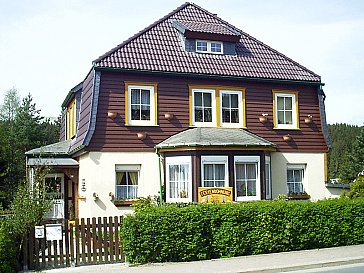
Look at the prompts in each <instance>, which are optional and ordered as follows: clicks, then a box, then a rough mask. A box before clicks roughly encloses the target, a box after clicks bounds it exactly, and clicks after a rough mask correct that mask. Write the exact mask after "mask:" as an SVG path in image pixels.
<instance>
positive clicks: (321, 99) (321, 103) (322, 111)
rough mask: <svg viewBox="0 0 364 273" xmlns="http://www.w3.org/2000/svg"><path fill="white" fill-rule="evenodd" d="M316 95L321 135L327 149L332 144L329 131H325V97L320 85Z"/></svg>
mask: <svg viewBox="0 0 364 273" xmlns="http://www.w3.org/2000/svg"><path fill="white" fill-rule="evenodd" d="M317 94H318V99H319V106H320V115H321V127H322V133H323V135H324V138H325V142H326V145H327V147H328V148H329V149H331V148H332V144H331V141H330V137H329V131H328V129H327V122H326V111H325V99H326V95H325V93H324V91H323V90H322V85H320V86H319V87H318V88H317Z"/></svg>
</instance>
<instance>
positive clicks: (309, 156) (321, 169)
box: [271, 152, 333, 201]
mask: <svg viewBox="0 0 364 273" xmlns="http://www.w3.org/2000/svg"><path fill="white" fill-rule="evenodd" d="M271 157H272V158H271V164H272V193H273V198H276V197H277V196H278V195H279V194H284V195H287V164H300V165H305V169H304V179H303V186H304V189H305V190H306V192H307V194H309V195H310V196H311V200H312V201H315V200H319V199H324V198H330V197H333V196H332V194H331V193H330V191H329V190H328V189H327V188H326V186H325V168H326V166H325V154H324V153H279V152H274V153H272V155H271Z"/></svg>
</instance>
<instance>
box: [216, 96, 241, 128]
mask: <svg viewBox="0 0 364 273" xmlns="http://www.w3.org/2000/svg"><path fill="white" fill-rule="evenodd" d="M242 96H243V95H242V92H241V91H232V90H220V104H221V105H220V108H221V111H220V114H221V119H220V120H221V126H226V127H243V117H242V116H243V110H242V108H243V105H242V104H243V103H242V101H243V100H242Z"/></svg>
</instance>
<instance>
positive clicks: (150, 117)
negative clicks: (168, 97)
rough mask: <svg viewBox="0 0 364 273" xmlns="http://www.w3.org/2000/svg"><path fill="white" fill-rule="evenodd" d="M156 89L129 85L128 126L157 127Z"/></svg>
mask: <svg viewBox="0 0 364 273" xmlns="http://www.w3.org/2000/svg"><path fill="white" fill-rule="evenodd" d="M155 92H156V90H155V87H154V86H144V85H143V86H138V85H128V109H129V110H128V124H129V125H156V118H155V116H156V115H155V114H156V109H155Z"/></svg>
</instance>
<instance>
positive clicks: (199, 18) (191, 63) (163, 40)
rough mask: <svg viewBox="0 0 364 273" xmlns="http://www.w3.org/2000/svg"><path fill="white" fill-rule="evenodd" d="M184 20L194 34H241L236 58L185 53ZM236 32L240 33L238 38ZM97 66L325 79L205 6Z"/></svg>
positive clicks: (179, 13) (172, 18)
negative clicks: (181, 26) (182, 31)
mask: <svg viewBox="0 0 364 273" xmlns="http://www.w3.org/2000/svg"><path fill="white" fill-rule="evenodd" d="M173 22H179V24H182V25H183V27H184V28H186V29H188V30H190V31H194V32H198V31H199V32H208V33H212V32H213V33H214V34H217V35H221V34H223V35H229V34H232V35H235V34H236V33H237V34H239V35H240V40H239V42H238V43H237V45H236V53H237V54H236V55H234V56H231V55H217V54H199V53H195V52H187V51H185V50H184V48H183V46H182V44H183V38H182V37H183V35H182V34H181V32H180V31H179V30H177V28H175V27H174V26H173ZM234 33H235V34H234ZM94 66H95V67H96V68H113V69H123V70H139V71H146V72H167V73H177V74H178V73H180V74H198V75H218V76H223V77H242V78H260V79H274V80H289V81H309V82H317V83H319V82H320V81H321V78H320V76H318V75H317V74H315V73H314V72H312V71H310V70H308V69H307V68H305V67H303V66H302V65H300V64H298V63H297V62H295V61H293V60H291V59H290V58H288V57H286V56H285V55H283V54H281V53H279V52H278V51H276V50H274V49H272V48H271V47H269V46H267V45H265V44H264V43H262V42H260V41H258V40H257V39H255V38H253V37H251V36H250V35H248V34H247V33H245V32H243V31H241V30H239V29H238V28H236V27H235V26H233V25H231V24H229V23H227V22H226V21H224V20H222V19H220V18H219V17H217V16H216V15H214V14H212V13H210V12H208V11H206V10H204V9H202V8H201V7H199V6H197V5H195V4H192V3H185V4H184V5H182V6H181V7H179V8H177V9H176V10H174V11H172V12H171V13H169V14H168V15H166V16H165V17H163V18H162V19H160V20H158V21H157V22H155V23H153V24H152V25H150V26H149V27H147V28H145V29H144V30H142V31H140V32H139V33H137V34H136V35H134V36H133V37H131V38H129V39H128V40H126V41H125V42H123V43H122V44H120V45H118V46H117V47H115V48H114V49H112V50H110V51H109V52H107V53H106V54H104V55H102V56H101V57H99V58H98V59H97V60H95V61H94Z"/></svg>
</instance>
